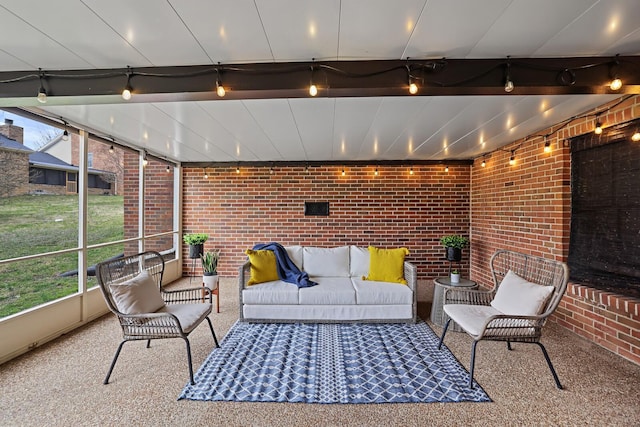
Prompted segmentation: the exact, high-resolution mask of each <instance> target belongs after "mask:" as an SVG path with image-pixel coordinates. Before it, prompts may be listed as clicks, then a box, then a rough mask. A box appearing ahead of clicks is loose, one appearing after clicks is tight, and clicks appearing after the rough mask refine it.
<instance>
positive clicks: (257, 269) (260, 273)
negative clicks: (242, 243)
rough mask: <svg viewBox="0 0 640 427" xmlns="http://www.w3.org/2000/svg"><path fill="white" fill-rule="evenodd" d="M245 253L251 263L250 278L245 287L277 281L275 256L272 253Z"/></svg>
mask: <svg viewBox="0 0 640 427" xmlns="http://www.w3.org/2000/svg"><path fill="white" fill-rule="evenodd" d="M245 253H246V254H247V255H248V256H249V261H250V262H251V278H250V279H249V281H248V282H247V285H255V284H257V283H264V282H272V281H274V280H278V279H279V277H278V271H277V270H276V255H275V254H274V253H273V251H267V250H262V251H254V250H252V249H247V250H246V251H245Z"/></svg>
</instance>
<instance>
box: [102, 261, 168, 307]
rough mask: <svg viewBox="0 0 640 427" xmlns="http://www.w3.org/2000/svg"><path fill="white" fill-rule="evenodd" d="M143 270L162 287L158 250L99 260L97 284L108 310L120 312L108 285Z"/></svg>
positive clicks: (161, 267) (134, 275)
mask: <svg viewBox="0 0 640 427" xmlns="http://www.w3.org/2000/svg"><path fill="white" fill-rule="evenodd" d="M143 270H146V271H148V272H149V274H150V275H151V277H152V278H153V280H154V281H155V282H156V284H157V285H158V287H159V288H160V289H162V276H163V274H164V259H163V258H162V255H160V254H159V253H158V252H154V251H147V252H142V253H139V254H136V255H129V256H125V257H122V258H116V259H110V260H107V261H104V262H101V263H99V264H98V265H97V266H96V277H97V278H98V284H99V285H100V289H101V290H102V295H104V299H105V300H106V302H107V305H108V306H109V310H111V311H112V312H114V313H116V314H118V315H120V314H122V313H120V312H119V311H118V309H117V308H116V304H115V301H114V299H113V295H112V293H111V287H110V286H109V285H111V284H112V283H122V282H124V281H126V280H129V279H133V278H134V277H136V276H137V275H138V274H140V273H141V272H142V271H143Z"/></svg>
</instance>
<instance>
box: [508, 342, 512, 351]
mask: <svg viewBox="0 0 640 427" xmlns="http://www.w3.org/2000/svg"><path fill="white" fill-rule="evenodd" d="M507 350H509V351H511V350H513V348H511V341H507Z"/></svg>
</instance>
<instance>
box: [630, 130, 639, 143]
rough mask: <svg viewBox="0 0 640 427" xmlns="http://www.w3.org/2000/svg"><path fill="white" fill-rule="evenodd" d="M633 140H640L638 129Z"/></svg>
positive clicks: (632, 137)
mask: <svg viewBox="0 0 640 427" xmlns="http://www.w3.org/2000/svg"><path fill="white" fill-rule="evenodd" d="M631 140H632V141H634V142H638V141H640V132H638V131H636V133H634V134H633V135H632V136H631Z"/></svg>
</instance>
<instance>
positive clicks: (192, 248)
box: [182, 233, 209, 259]
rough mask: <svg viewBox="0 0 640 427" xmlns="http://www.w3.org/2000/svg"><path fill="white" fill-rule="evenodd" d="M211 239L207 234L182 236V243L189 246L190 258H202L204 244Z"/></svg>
mask: <svg viewBox="0 0 640 427" xmlns="http://www.w3.org/2000/svg"><path fill="white" fill-rule="evenodd" d="M208 239H209V235H208V234H205V233H190V234H185V235H184V236H182V241H183V242H184V243H186V244H187V245H189V258H191V259H195V258H200V255H202V252H203V249H204V242H206V241H207V240H208Z"/></svg>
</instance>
